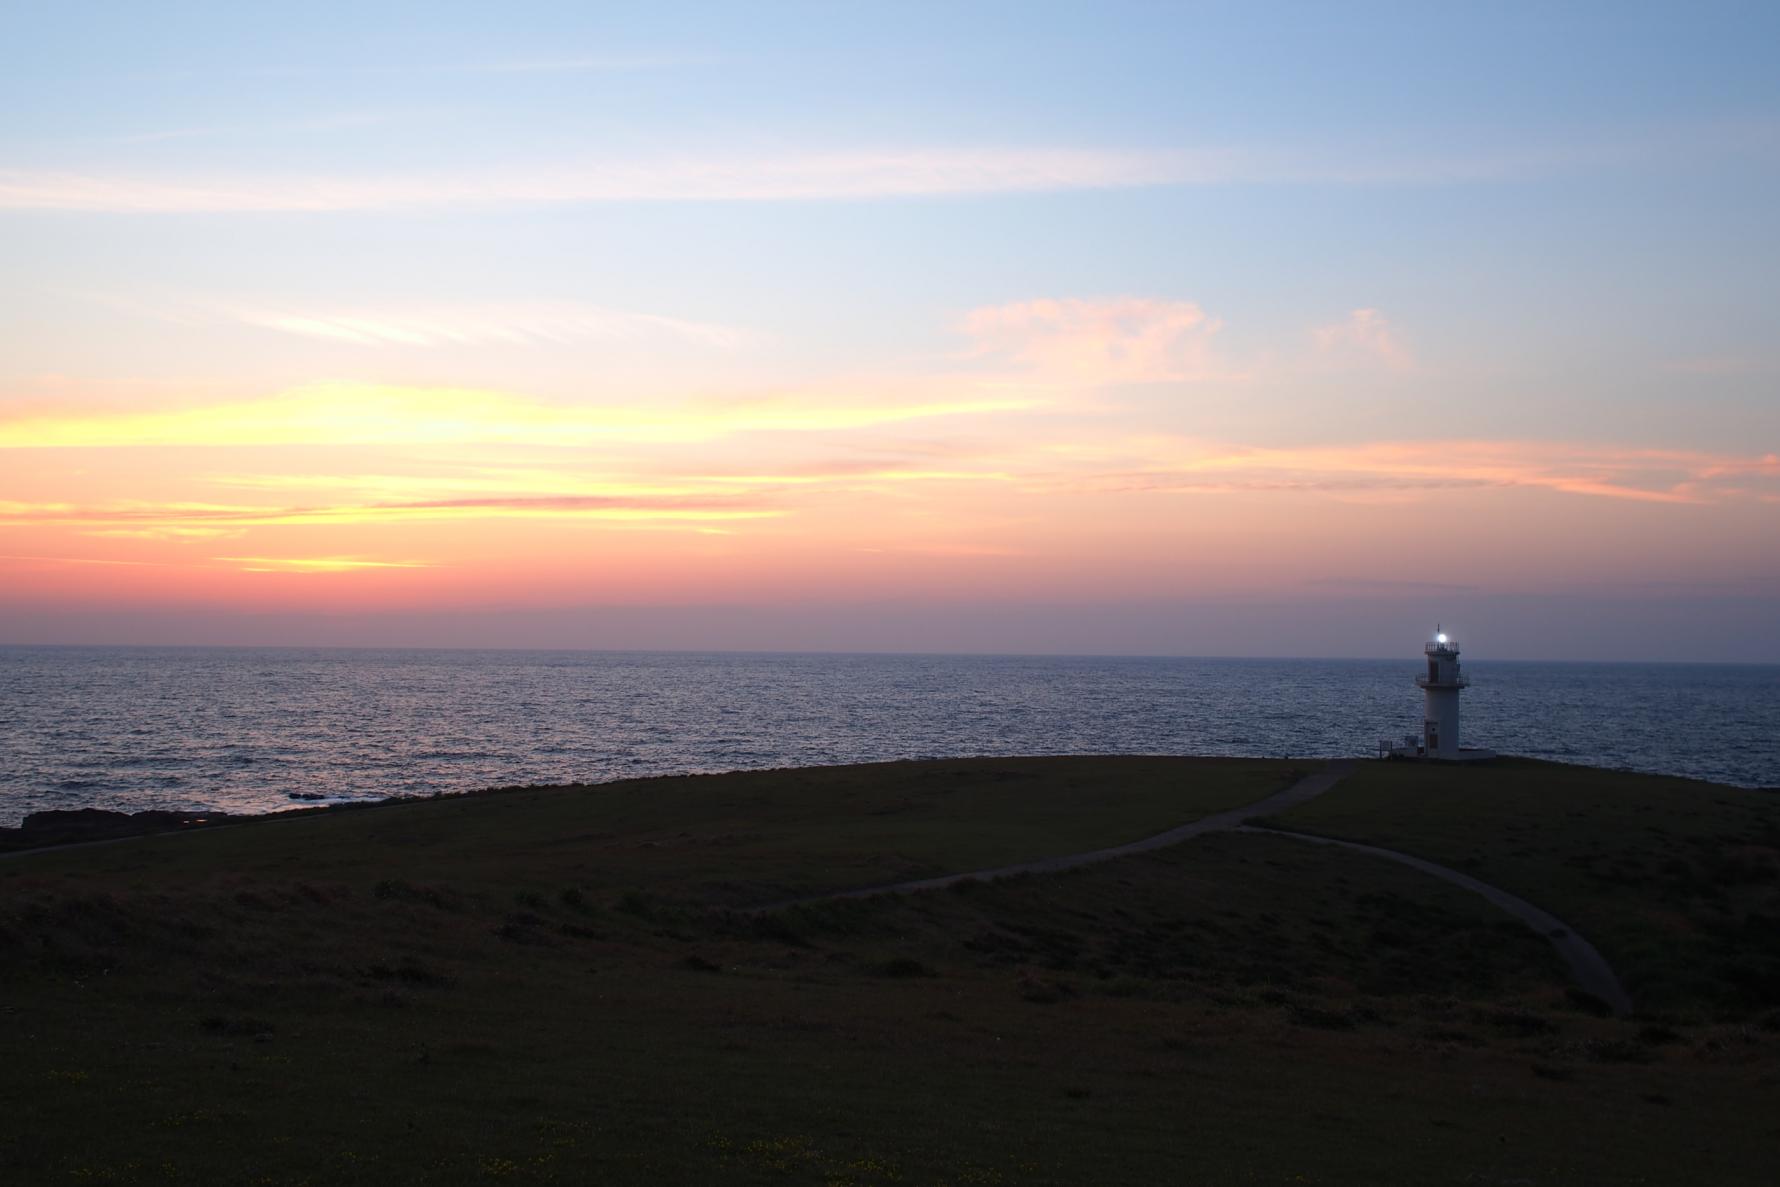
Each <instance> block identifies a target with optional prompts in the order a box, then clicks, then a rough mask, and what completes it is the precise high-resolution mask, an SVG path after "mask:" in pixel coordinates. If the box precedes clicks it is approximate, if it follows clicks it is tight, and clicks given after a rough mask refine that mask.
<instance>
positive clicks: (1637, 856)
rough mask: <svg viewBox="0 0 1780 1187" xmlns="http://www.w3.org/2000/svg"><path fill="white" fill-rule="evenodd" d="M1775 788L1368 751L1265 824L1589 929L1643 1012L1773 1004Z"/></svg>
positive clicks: (1760, 1010) (1779, 952)
mask: <svg viewBox="0 0 1780 1187" xmlns="http://www.w3.org/2000/svg"><path fill="white" fill-rule="evenodd" d="M1777 809H1780V799H1777V798H1776V797H1775V796H1774V795H1773V794H1772V793H1768V792H1759V791H1746V790H1743V789H1740V788H1734V787H1720V786H1716V785H1714V784H1710V783H1699V782H1695V781H1692V780H1686V779H1666V778H1660V777H1656V776H1641V775H1626V774H1623V773H1619V772H1614V771H1604V770H1598V769H1594V768H1589V767H1568V766H1562V765H1559V764H1555V763H1540V762H1534V761H1532V760H1529V759H1503V760H1498V761H1496V762H1493V763H1489V764H1487V765H1482V766H1459V767H1443V766H1430V765H1423V764H1413V763H1386V764H1379V763H1368V764H1364V765H1362V767H1361V768H1360V769H1359V771H1358V772H1356V773H1355V774H1354V775H1353V776H1350V777H1349V778H1348V779H1346V780H1345V781H1343V782H1342V784H1341V785H1340V786H1338V787H1336V788H1335V790H1334V791H1332V792H1330V793H1329V794H1328V795H1325V796H1322V797H1320V798H1318V799H1316V800H1313V801H1311V802H1310V803H1308V804H1304V805H1301V806H1300V807H1298V808H1296V809H1294V810H1293V811H1291V812H1289V813H1287V814H1285V815H1284V816H1282V817H1280V818H1278V819H1277V820H1275V821H1272V822H1271V823H1274V824H1277V825H1279V826H1280V827H1284V828H1290V829H1298V830H1301V831H1304V832H1314V833H1322V834H1324V835H1327V836H1334V837H1342V838H1345V839H1348V840H1356V841H1365V842H1368V843H1370V844H1374V845H1382V846H1384V847H1386V848H1391V849H1401V850H1404V851H1406V852H1409V853H1414V854H1416V855H1418V856H1421V857H1427V858H1431V859H1432V860H1434V861H1438V862H1441V863H1443V864H1446V865H1451V866H1454V867H1456V868H1458V869H1461V870H1464V871H1465V872H1466V873H1468V874H1472V875H1474V876H1476V877H1479V878H1482V879H1483V880H1484V881H1486V882H1493V883H1495V884H1496V885H1498V886H1501V887H1503V888H1504V889H1507V890H1510V891H1513V892H1514V893H1516V894H1518V895H1520V896H1522V897H1523V898H1527V899H1530V900H1532V901H1533V902H1535V903H1537V904H1539V905H1540V906H1542V907H1545V908H1546V909H1547V910H1549V911H1551V912H1553V913H1554V914H1556V915H1557V916H1559V917H1560V918H1562V919H1563V920H1565V921H1566V922H1568V923H1569V924H1571V925H1572V926H1574V927H1575V928H1577V929H1578V930H1579V931H1581V932H1582V933H1583V934H1584V935H1586V936H1588V937H1589V938H1590V939H1591V940H1592V941H1594V943H1595V944H1596V946H1597V947H1599V948H1600V949H1601V951H1602V953H1603V954H1604V955H1605V956H1606V957H1607V959H1608V960H1610V961H1611V962H1612V963H1613V965H1614V967H1615V968H1616V969H1617V970H1618V971H1619V973H1620V976H1621V977H1622V978H1623V979H1624V980H1625V982H1626V985H1627V988H1628V989H1630V990H1631V992H1632V996H1633V998H1634V1000H1636V1001H1638V1002H1639V1003H1640V1004H1642V1005H1644V1006H1645V1007H1646V1008H1647V1009H1650V1010H1668V1011H1683V1012H1688V1013H1691V1014H1701V1013H1706V1014H1709V1015H1713V1016H1719V1017H1724V1018H1747V1017H1752V1016H1757V1015H1763V1014H1765V1012H1766V1011H1770V1010H1773V1009H1775V1008H1777V1007H1780V810H1777Z"/></svg>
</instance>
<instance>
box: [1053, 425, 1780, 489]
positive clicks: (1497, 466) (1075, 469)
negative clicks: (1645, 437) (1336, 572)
mask: <svg viewBox="0 0 1780 1187" xmlns="http://www.w3.org/2000/svg"><path fill="white" fill-rule="evenodd" d="M1055 452H1056V453H1057V454H1058V457H1059V461H1060V463H1061V464H1062V465H1063V466H1065V467H1066V468H1067V472H1066V474H1065V475H1060V476H1058V478H1057V481H1058V483H1059V485H1062V486H1065V487H1073V488H1075V489H1081V490H1096V491H1103V492H1118V491H1123V492H1129V493H1135V492H1140V491H1142V492H1151V493H1173V494H1206V493H1241V492H1276V493H1293V492H1296V493H1303V494H1312V495H1325V496H1331V497H1337V498H1361V499H1372V498H1377V497H1386V498H1402V497H1421V496H1423V495H1425V494H1426V493H1427V492H1430V491H1439V490H1459V489H1465V488H1485V487H1502V488H1507V487H1523V488H1534V489H1542V490H1550V491H1557V492H1562V493H1564V494H1572V495H1586V496H1592V497H1596V498H1608V499H1623V500H1631V501H1636V502H1644V503H1677V504H1679V503H1716V502H1729V501H1738V500H1757V501H1762V502H1766V501H1771V500H1773V499H1775V498H1776V497H1780V457H1775V456H1774V455H1771V454H1770V455H1765V456H1759V457H1752V456H1743V457H1737V456H1726V455H1720V454H1710V453H1704V452H1698V451H1689V450H1667V449H1635V448H1622V447H1614V446H1601V445H1585V444H1576V443H1570V442H1558V441H1498V440H1432V441H1370V442H1358V443H1353V444H1345V445H1321V446H1305V447H1298V448H1244V447H1239V446H1229V445H1218V444H1215V443H1205V442H1192V441H1182V440H1170V439H1167V438H1158V439H1144V440H1140V441H1137V442H1133V443H1131V444H1129V445H1128V446H1126V447H1125V449H1124V450H1122V451H1114V452H1108V451H1107V449H1106V447H1105V446H1100V447H1095V446H1092V445H1083V446H1065V447H1060V448H1058V449H1057V450H1055ZM1121 463H1123V464H1121Z"/></svg>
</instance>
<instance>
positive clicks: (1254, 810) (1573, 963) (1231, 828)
mask: <svg viewBox="0 0 1780 1187" xmlns="http://www.w3.org/2000/svg"><path fill="white" fill-rule="evenodd" d="M1353 769H1354V760H1353V759H1351V758H1342V759H1334V760H1332V761H1330V762H1329V763H1328V765H1326V766H1325V767H1323V769H1322V770H1320V771H1318V772H1316V773H1315V774H1314V775H1307V776H1305V777H1304V778H1302V779H1300V780H1298V782H1296V783H1294V784H1292V785H1291V786H1290V787H1288V788H1286V789H1285V790H1284V791H1279V792H1275V793H1274V794H1273V795H1270V796H1268V797H1267V798H1266V799H1264V800H1257V801H1255V802H1254V803H1252V804H1245V805H1244V806H1242V807H1240V808H1231V809H1228V810H1227V811H1223V812H1216V813H1213V814H1212V815H1210V816H1204V817H1201V818H1200V819H1198V820H1195V821H1193V822H1191V823H1190V824H1183V825H1180V826H1178V827H1176V828H1171V829H1169V830H1168V831H1167V832H1165V833H1157V834H1156V835H1155V836H1152V837H1145V838H1143V839H1142V840H1140V841H1131V842H1129V843H1127V844H1124V845H1114V846H1111V847H1110V848H1106V849H1091V850H1089V851H1088V852H1086V853H1067V854H1064V855H1062V856H1060V857H1041V858H1039V859H1037V860H1036V861H1024V862H1019V863H1017V864H1015V865H1007V866H996V867H995V868H994V869H988V870H971V871H968V872H966V873H962V874H942V875H941V876H939V877H937V878H919V879H916V880H914V881H910V882H891V883H888V884H885V885H882V886H864V887H860V888H859V889H857V890H837V891H834V892H832V893H829V894H816V895H809V896H807V897H804V898H795V899H785V900H784V901H782V902H777V903H768V904H766V905H765V906H761V907H752V908H750V909H748V910H747V911H746V912H744V913H745V914H748V915H760V914H765V913H767V912H770V911H779V910H783V909H785V908H786V907H796V906H801V905H803V904H805V903H824V902H832V901H833V900H835V899H855V898H873V897H875V896H877V895H881V894H912V893H915V892H918V891H923V890H944V889H946V888H947V887H948V886H956V885H957V884H958V883H960V882H968V881H972V880H974V881H978V882H990V881H993V880H995V879H997V878H1009V877H1013V876H1015V875H1017V874H1054V873H1057V872H1059V871H1061V870H1073V869H1075V868H1077V867H1079V866H1085V865H1092V864H1094V863H1096V862H1102V861H1110V860H1111V859H1113V858H1115V857H1129V856H1131V855H1132V854H1136V853H1148V852H1150V851H1151V850H1154V849H1166V848H1167V847H1168V846H1170V845H1178V844H1180V843H1181V842H1182V841H1188V840H1191V839H1192V838H1194V837H1198V836H1203V835H1204V834H1206V833H1219V832H1244V833H1261V834H1265V835H1267V836H1273V837H1291V838H1292V839H1294V840H1298V841H1307V842H1309V843H1311V844H1313V845H1336V846H1339V847H1340V848H1343V849H1353V850H1357V851H1358V852H1361V853H1369V854H1371V855H1372V856H1374V857H1383V858H1387V859H1389V860H1391V861H1396V862H1401V863H1402V864H1404V865H1407V866H1411V867H1413V868H1415V869H1418V870H1420V871H1422V873H1424V874H1432V875H1433V876H1434V877H1436V878H1443V879H1445V880H1446V881H1448V882H1451V883H1452V884H1453V885H1455V886H1462V887H1464V888H1465V889H1466V890H1469V891H1472V892H1473V893H1475V894H1480V895H1482V896H1483V897H1484V898H1486V899H1488V900H1489V901H1490V902H1492V903H1494V904H1495V905H1496V906H1498V907H1500V908H1501V909H1502V910H1504V911H1507V912H1508V913H1509V914H1510V915H1513V916H1514V917H1515V918H1516V919H1519V920H1520V921H1521V922H1523V923H1525V924H1526V925H1527V926H1528V927H1531V928H1532V929H1533V930H1534V931H1536V932H1538V933H1539V934H1540V935H1542V936H1544V937H1545V938H1546V939H1547V940H1549V941H1550V942H1551V945H1552V947H1554V948H1556V949H1557V950H1558V955H1559V956H1561V957H1563V958H1564V963H1565V964H1567V965H1569V967H1570V975H1571V977H1572V978H1573V979H1574V980H1575V982H1576V984H1577V985H1579V986H1580V987H1581V988H1583V989H1585V990H1587V991H1588V992H1589V993H1592V994H1594V995H1595V996H1596V997H1598V998H1600V999H1601V1000H1602V1001H1604V1002H1606V1003H1607V1006H1608V1008H1609V1009H1611V1010H1612V1011H1613V1012H1614V1013H1615V1014H1630V1013H1631V1012H1632V999H1631V996H1630V995H1629V994H1627V993H1626V990H1625V986H1624V985H1622V984H1621V983H1620V980H1619V978H1618V977H1617V976H1615V975H1614V972H1613V968H1612V966H1610V965H1609V964H1608V963H1607V960H1606V958H1605V957H1603V956H1602V955H1601V953H1600V952H1599V951H1598V950H1597V949H1596V948H1595V946H1594V945H1593V944H1591V943H1589V942H1588V941H1587V940H1585V939H1583V938H1582V937H1581V936H1579V935H1577V934H1576V932H1575V931H1574V930H1573V929H1572V928H1571V927H1570V926H1569V925H1568V924H1567V923H1565V922H1564V921H1563V920H1561V919H1559V918H1558V917H1557V916H1555V915H1552V914H1551V913H1549V912H1547V911H1542V910H1540V909H1539V908H1538V907H1535V906H1534V905H1533V904H1532V903H1529V902H1527V901H1526V900H1525V899H1523V898H1520V897H1518V896H1516V895H1512V894H1509V893H1508V892H1507V891H1506V890H1503V889H1501V888H1500V887H1496V886H1491V885H1490V884H1489V883H1487V882H1481V881H1479V880H1478V879H1476V878H1473V877H1471V876H1470V875H1469V874H1461V873H1460V872H1459V871H1457V870H1455V869H1451V868H1449V867H1447V866H1443V865H1438V864H1436V863H1434V862H1431V861H1428V860H1426V859H1424V858H1420V857H1415V856H1412V855H1411V854H1408V853H1399V852H1397V851H1396V850H1395V849H1380V848H1379V847H1378V846H1376V845H1363V844H1361V843H1360V842H1358V841H1340V840H1336V839H1335V838H1333V837H1319V836H1314V835H1312V834H1310V833H1296V832H1291V831H1288V830H1286V829H1281V828H1256V827H1253V826H1251V825H1250V824H1249V823H1248V822H1249V821H1250V820H1253V819H1255V818H1256V817H1261V816H1272V815H1276V814H1278V813H1281V812H1285V811H1287V810H1288V809H1291V808H1295V807H1297V806H1298V805H1299V804H1302V803H1304V802H1305V801H1306V800H1312V799H1315V798H1316V797H1317V796H1319V795H1322V794H1323V793H1324V792H1325V791H1328V790H1329V789H1330V788H1332V787H1334V786H1335V785H1336V784H1337V783H1339V782H1341V780H1342V779H1344V778H1346V777H1347V775H1349V774H1350V773H1351V772H1352V771H1353Z"/></svg>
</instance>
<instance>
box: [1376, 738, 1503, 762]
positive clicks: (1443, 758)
mask: <svg viewBox="0 0 1780 1187" xmlns="http://www.w3.org/2000/svg"><path fill="white" fill-rule="evenodd" d="M1378 757H1379V758H1388V759H1395V760H1398V761H1405V760H1408V761H1415V762H1484V761H1487V760H1488V759H1492V758H1496V757H1498V756H1497V754H1496V752H1495V751H1494V750H1471V749H1460V750H1458V751H1457V752H1455V753H1451V754H1430V753H1428V747H1427V744H1426V742H1424V741H1423V739H1422V738H1420V737H1418V736H1416V735H1415V734H1410V735H1409V736H1408V737H1406V738H1404V739H1403V740H1402V741H1400V742H1393V741H1392V740H1391V739H1389V738H1380V739H1379V740H1378Z"/></svg>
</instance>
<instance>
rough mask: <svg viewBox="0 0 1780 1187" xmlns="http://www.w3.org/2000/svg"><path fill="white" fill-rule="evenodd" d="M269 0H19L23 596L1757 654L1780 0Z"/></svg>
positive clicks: (225, 612)
mask: <svg viewBox="0 0 1780 1187" xmlns="http://www.w3.org/2000/svg"><path fill="white" fill-rule="evenodd" d="M258 7H259V6H255V5H243V4H222V3H218V4H179V3H169V4H154V5H145V4H133V3H132V4H122V3H120V4H108V5H100V4H82V3H57V4H37V5H19V6H14V8H13V9H12V10H11V11H9V14H8V16H7V18H6V20H5V23H4V30H5V32H4V43H5V46H6V51H5V61H6V69H5V70H4V71H0V103H3V105H4V109H5V111H6V113H7V116H6V118H5V119H4V120H3V121H0V261H3V266H0V642H10V643H42V642H106V643H265V644H277V643H300V644H330V643H338V644H414V645H447V646H541V647H549V646H571V647H687V648H707V647H713V648H740V649H755V648H773V649H776V648H793V649H824V650H828V649H843V650H845V649H858V650H941V651H944V650H962V651H1017V652H1086V653H1162V654H1205V655H1215V654H1239V655H1264V654H1282V655H1395V654H1399V653H1402V654H1409V655H1414V654H1415V653H1416V652H1417V651H1418V649H1419V644H1420V640H1421V638H1422V637H1423V634H1424V633H1425V632H1426V631H1427V630H1429V629H1431V628H1432V626H1433V624H1434V622H1435V621H1436V620H1437V619H1438V620H1439V621H1441V622H1442V623H1443V624H1444V625H1445V626H1447V627H1448V628H1450V629H1452V630H1454V631H1455V632H1457V633H1459V634H1460V635H1461V638H1462V640H1463V641H1464V642H1465V645H1466V647H1467V657H1468V658H1469V657H1471V656H1473V655H1475V656H1476V657H1477V658H1478V659H1479V661H1481V660H1482V659H1483V658H1484V657H1487V656H1495V657H1523V658H1533V657H1540V656H1550V657H1553V658H1624V659H1643V658H1651V659H1704V660H1765V661H1775V660H1780V612H1777V611H1776V608H1775V607H1776V606H1777V605H1780V315H1777V312H1776V311H1777V308H1780V216H1777V214H1776V212H1777V211H1780V69H1776V65H1775V63H1776V49H1775V47H1776V46H1780V6H1776V5H1772V4H1766V3H1749V4H1712V3H1695V4H1672V5H1643V4H1635V3H1611V4H1600V5H1585V4H1569V5H1561V6H1559V5H1551V4H1528V5H1512V4H1488V5H1483V4H1479V5H1469V6H1461V5H1444V4H1426V3H1405V4H1391V5H1381V4H1364V3H1359V4H1282V5H1268V6H1265V8H1263V6H1260V5H1252V4H1234V3H1232V4H1181V5H1164V4H1138V5H1116V4H1105V3H1097V4H1086V3H1081V4H1073V5H1047V4H1038V3H1021V4H1007V5H1001V4H970V5H964V4H956V3H953V4H933V5H924V4H913V3H898V4H886V5H882V6H871V7H868V6H863V5H838V4H837V5H828V4H811V5H788V4H748V5H739V4H738V5H733V6H721V5H712V6H671V5H665V4H663V5H648V6H643V5H637V6H629V7H627V8H626V9H623V10H619V9H617V8H615V7H608V6H596V5H584V4H567V3H565V4H560V5H536V4H498V5H497V4H475V5H453V4H438V3H428V4H416V5H410V6H400V5H376V4H363V3H357V4H351V5H340V6H337V7H335V6H328V5H322V4H315V5H308V6H304V7H303V8H302V9H301V10H296V9H294V8H292V9H291V10H289V11H286V12H285V13H284V15H281V16H277V17H272V16H267V15H264V14H263V13H261V12H259V11H257V9H258ZM1560 8H1561V11H1554V10H1557V9H1560Z"/></svg>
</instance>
